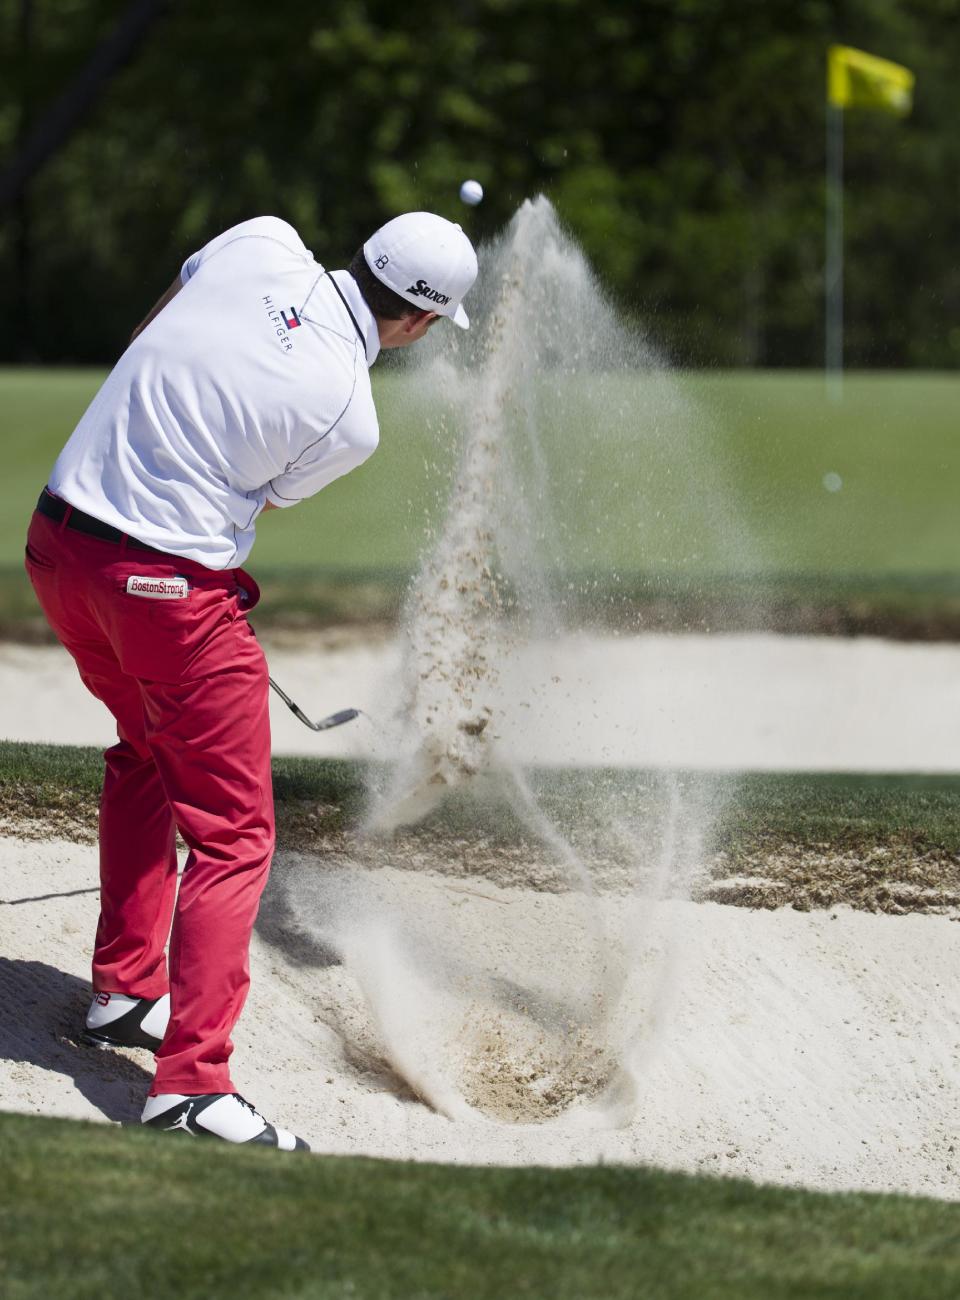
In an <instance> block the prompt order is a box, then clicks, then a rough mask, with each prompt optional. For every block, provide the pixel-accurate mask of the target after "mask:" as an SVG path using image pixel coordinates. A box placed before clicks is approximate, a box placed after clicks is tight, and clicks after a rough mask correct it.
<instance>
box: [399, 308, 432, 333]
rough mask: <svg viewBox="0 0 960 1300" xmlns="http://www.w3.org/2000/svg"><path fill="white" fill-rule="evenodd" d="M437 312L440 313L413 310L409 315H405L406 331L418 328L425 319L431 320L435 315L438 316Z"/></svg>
mask: <svg viewBox="0 0 960 1300" xmlns="http://www.w3.org/2000/svg"><path fill="white" fill-rule="evenodd" d="M439 314H440V313H439V312H436V311H415V312H413V313H412V314H411V315H409V316H408V317H407V322H406V323H407V333H408V334H409V333H411V332H412V331H413V330H415V329H418V328H419V327H420V326H421V325H422V324H423V322H424V321H425V320H432V319H433V318H434V317H435V316H439Z"/></svg>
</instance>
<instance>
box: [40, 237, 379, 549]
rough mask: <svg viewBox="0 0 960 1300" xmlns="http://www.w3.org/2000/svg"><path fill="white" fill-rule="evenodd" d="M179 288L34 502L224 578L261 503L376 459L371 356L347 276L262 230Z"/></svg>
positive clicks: (290, 501)
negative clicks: (49, 502) (46, 500)
mask: <svg viewBox="0 0 960 1300" xmlns="http://www.w3.org/2000/svg"><path fill="white" fill-rule="evenodd" d="M331 279H332V280H333V281H335V285H334V283H332V282H331ZM181 281H182V285H183V287H182V288H181V290H180V292H179V293H178V294H177V295H176V297H174V298H173V299H172V301H171V302H169V303H168V304H167V306H166V307H164V309H163V310H162V311H161V312H160V313H159V314H158V315H157V316H156V317H155V318H154V319H153V320H152V321H151V322H150V324H149V325H148V326H147V328H146V329H145V330H143V332H142V333H141V334H139V335H138V336H137V338H136V339H134V341H133V342H132V343H131V344H130V346H129V347H128V348H127V350H126V352H125V353H124V354H123V356H122V357H121V358H120V360H119V361H118V362H117V364H116V366H115V367H114V368H113V370H112V371H111V372H110V374H109V376H108V377H107V379H106V381H105V383H104V384H103V387H102V388H101V389H100V391H99V392H98V393H97V395H96V397H94V399H93V401H92V402H91V404H90V406H89V408H88V409H87V411H86V413H85V415H84V416H83V418H82V419H81V421H80V423H79V424H78V425H77V427H76V429H75V430H74V432H73V434H72V435H71V437H70V440H69V442H68V443H67V445H66V446H65V447H64V449H63V451H62V452H61V453H60V456H59V458H58V460H57V463H56V465H55V466H54V470H53V474H52V476H51V478H50V489H51V491H53V492H55V493H56V494H57V495H58V496H61V497H63V498H64V499H65V500H66V501H69V502H70V504H71V505H73V506H75V507H76V508H77V509H79V510H83V511H85V512H86V513H87V514H90V515H94V516H95V517H96V518H97V519H101V520H103V521H104V522H105V523H108V524H112V525H114V527H116V528H119V529H120V530H121V531H123V532H126V533H129V534H130V535H131V536H133V537H137V538H139V540H140V541H143V542H147V543H148V544H149V545H150V546H157V547H159V548H160V549H161V550H164V551H170V552H172V553H173V554H175V555H183V556H186V557H188V558H189V559H191V560H197V561H199V563H201V564H205V565H207V566H208V567H210V568H212V569H229V568H234V567H238V566H240V565H242V564H243V562H244V560H245V559H246V557H247V555H248V554H249V552H250V548H251V546H252V545H253V540H254V524H255V521H256V518H257V515H258V514H259V513H260V511H261V510H262V509H263V507H264V504H265V503H266V502H267V501H271V502H273V504H274V505H277V506H291V505H294V504H296V502H297V501H302V500H303V499H304V498H305V497H309V496H312V495H313V494H314V493H315V492H319V491H320V489H321V488H323V487H326V485H327V484H328V483H332V482H333V480H334V479H336V478H339V477H340V476H341V475H342V474H346V473H348V472H349V471H350V470H351V469H353V468H354V467H355V466H357V465H359V464H361V463H362V462H363V461H364V460H366V459H367V457H368V456H369V455H370V454H371V452H373V451H374V449H375V448H376V446H377V441H378V427H377V415H376V411H375V409H374V405H373V396H372V394H371V391H370V376H369V373H368V372H369V367H370V366H371V365H372V364H373V362H374V361H375V360H376V357H377V354H378V352H379V350H380V340H379V336H378V334H377V325H376V321H375V319H374V317H373V315H372V313H371V311H370V309H369V308H368V307H367V305H366V303H365V302H364V300H363V298H362V296H361V294H360V291H359V289H358V287H357V285H356V282H355V281H354V279H353V277H352V276H351V275H350V274H349V272H347V271H335V272H333V274H332V277H331V276H330V275H328V274H327V273H326V272H325V271H324V269H323V267H322V266H320V265H319V264H318V263H317V262H315V261H314V259H313V255H312V254H311V253H310V252H308V250H307V249H306V248H305V247H304V245H303V241H302V240H301V239H300V236H299V235H298V234H297V232H296V231H295V230H294V229H293V227H292V226H290V225H288V224H287V223H286V222H285V221H281V220H279V218H277V217H257V218H256V219H255V220H253V221H245V222H243V223H242V224H241V225H239V226H234V227H233V229H231V230H228V231H226V232H225V233H224V234H222V235H220V236H218V237H217V238H216V239H214V240H212V241H211V243H209V244H207V245H206V247H205V248H203V249H201V250H200V251H199V252H197V253H194V254H193V256H192V257H189V258H188V259H187V261H186V262H185V263H184V265H183V270H182V272H181ZM335 286H336V287H335ZM337 289H339V290H340V294H342V295H343V297H342V298H341V296H340V294H338V293H337ZM344 300H345V301H344ZM345 304H346V305H345ZM348 306H349V310H348ZM350 312H352V313H353V317H354V320H355V321H356V324H355V323H354V320H352V319H351V316H350Z"/></svg>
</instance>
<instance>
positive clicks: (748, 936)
mask: <svg viewBox="0 0 960 1300" xmlns="http://www.w3.org/2000/svg"><path fill="white" fill-rule="evenodd" d="M270 658H271V664H272V668H273V671H274V674H275V675H276V676H277V677H278V678H279V679H280V680H281V682H282V684H283V685H284V686H285V688H286V689H287V690H288V691H289V692H290V693H291V694H292V695H293V696H294V698H295V699H297V700H298V702H299V703H300V704H301V705H302V706H303V707H305V708H306V709H307V711H308V712H310V711H312V712H314V713H315V714H320V713H323V712H326V711H328V710H331V709H333V708H337V707H342V706H344V705H347V704H357V705H360V706H361V707H364V708H367V709H369V711H370V712H371V713H372V714H373V715H374V716H377V715H378V713H379V714H380V715H381V716H382V715H383V714H384V713H385V712H386V711H389V707H390V706H389V700H390V692H391V689H392V688H391V687H390V686H389V685H386V686H385V685H384V683H385V682H389V681H390V679H391V674H393V673H395V672H396V670H397V667H398V660H399V654H398V649H397V644H396V643H395V642H394V641H393V640H390V639H386V638H380V639H379V640H374V641H367V640H366V639H363V638H358V636H357V635H356V634H355V633H349V632H343V633H332V634H329V635H328V636H326V637H325V638H323V639H320V641H319V643H318V642H316V641H315V642H314V644H313V645H311V646H309V647H304V646H303V645H302V644H301V645H293V646H291V645H289V644H288V645H286V646H275V647H273V648H271V651H270ZM958 669H960V649H955V648H953V647H950V646H940V645H938V646H915V645H909V646H908V645H895V644H886V643H883V642H879V641H871V640H860V641H833V640H830V641H827V640H821V639H817V638H791V639H782V638H776V637H772V636H717V637H709V638H708V637H695V636H694V637H679V636H673V637H670V636H644V637H632V638H630V637H619V638H618V637H612V636H605V637H604V636H586V635H581V636H577V637H568V638H561V639H558V640H557V641H555V642H553V643H551V644H549V645H546V644H539V645H533V646H530V647H527V648H526V649H524V650H522V651H520V652H519V653H518V655H517V656H515V657H514V658H512V659H511V660H510V661H509V662H508V663H506V664H505V665H504V666H503V672H502V674H501V688H502V690H503V691H504V693H505V698H506V700H507V704H508V706H509V707H506V709H505V712H504V714H503V715H502V716H501V717H499V718H498V722H497V726H498V737H499V738H498V740H497V743H498V744H499V745H500V746H502V747H503V749H504V751H506V752H508V753H509V754H510V755H511V757H512V758H513V759H514V760H515V761H516V760H518V761H520V762H525V761H537V762H548V763H549V762H552V763H563V764H567V763H571V762H576V763H579V764H590V763H597V764H600V763H609V762H614V763H618V764H633V763H637V764H646V763H651V764H654V765H657V766H660V767H669V766H670V765H671V764H675V765H689V766H696V767H700V768H709V767H715V768H731V767H734V768H755V769H763V768H767V769H778V768H787V769H790V768H793V769H804V768H807V769H809V770H822V769H832V770H842V769H844V768H846V769H849V770H856V771H870V770H895V771H908V770H916V771H928V772H936V771H953V770H955V769H956V759H955V755H956V747H957V742H956V735H957V730H958V729H957V727H956V712H957V705H958V703H960V700H958V693H960V687H958V685H957V683H958V682H960V672H958ZM651 683H655V684H656V685H655V687H654V686H651V685H650V684H651ZM0 690H2V691H3V697H4V700H5V728H4V729H5V731H6V734H7V736H8V737H10V738H13V739H24V740H47V741H59V742H67V743H92V744H107V743H109V742H110V741H111V739H112V734H113V733H112V726H111V723H110V720H109V718H108V716H107V715H106V714H105V711H103V710H102V708H101V706H100V705H98V704H97V703H96V701H93V700H92V699H90V698H89V697H88V696H87V695H86V693H85V692H84V691H83V689H82V687H81V686H80V684H79V681H78V679H77V678H76V675H75V672H74V669H73V667H72V664H71V662H70V661H69V659H68V658H67V656H66V655H65V654H64V653H63V652H62V651H59V650H57V649H54V648H50V649H43V648H41V649H36V648H31V649H29V650H28V649H25V648H22V647H16V646H4V647H0ZM511 700H512V704H511ZM575 701H578V702H579V705H578V707H576V708H574V707H573V702H575ZM878 702H879V704H878ZM275 724H276V727H275V747H276V749H277V750H278V751H279V752H288V753H294V752H300V753H314V754H329V753H334V754H337V753H339V754H355V755H356V754H367V753H376V752H377V744H378V737H380V736H381V734H382V733H381V732H380V731H378V729H377V728H376V727H374V726H373V725H372V724H371V723H369V722H366V721H365V722H363V723H362V724H361V723H358V724H354V725H353V726H352V727H350V728H344V729H342V730H341V731H337V732H333V733H330V734H329V735H327V736H314V735H312V734H311V733H310V732H308V731H306V730H305V729H303V728H302V727H300V726H299V724H297V723H296V722H295V721H294V720H293V719H292V718H290V717H289V715H287V714H286V711H285V710H284V709H283V707H282V705H281V706H279V707H278V709H277V711H276V713H275ZM351 851H353V850H351ZM448 865H449V864H448ZM509 865H510V870H509V871H506V870H505V871H503V872H501V873H500V874H499V875H498V874H497V873H496V872H495V871H487V872H485V873H484V874H482V875H479V876H475V877H472V876H470V875H469V874H467V875H464V874H457V873H454V872H451V871H450V870H444V869H443V868H444V864H441V863H433V864H431V863H430V862H429V861H427V862H425V864H424V866H423V869H422V870H418V871H411V870H410V869H409V864H406V866H407V869H405V870H397V869H396V868H395V867H394V866H393V865H391V862H390V854H389V848H384V847H383V845H381V847H380V849H379V850H378V851H377V853H376V854H370V855H368V858H367V865H366V866H364V865H363V864H362V863H361V862H359V861H349V860H345V859H334V858H329V859H320V858H317V857H315V856H308V855H296V854H292V853H289V852H286V853H280V854H279V855H278V858H277V861H276V863H275V866H274V872H273V875H272V878H271V883H270V885H269V887H268V891H267V894H266V895H265V898H264V905H263V908H262V911H261V919H260V921H259V923H258V927H257V932H256V934H255V937H254V943H253V950H252V973H253V984H252V992H251V996H250V1000H249V1002H248V1005H247V1009H246V1011H245V1013H244V1016H243V1018H242V1019H241V1021H240V1024H239V1026H238V1028H237V1031H236V1035H235V1042H236V1048H237V1050H236V1054H235V1058H234V1065H235V1081H236V1083H237V1086H238V1087H239V1088H240V1089H241V1091H242V1092H244V1093H245V1094H246V1095H247V1096H248V1097H249V1098H251V1099H252V1100H253V1101H254V1102H255V1103H256V1104H257V1105H258V1106H260V1107H261V1108H262V1109H263V1111H264V1112H265V1113H266V1114H267V1115H268V1116H269V1117H271V1118H273V1119H275V1120H276V1121H277V1122H279V1123H282V1124H284V1125H287V1126H290V1127H292V1128H294V1129H295V1130H296V1131H297V1132H299V1133H302V1135H303V1136H304V1137H305V1138H307V1140H308V1141H309V1142H310V1143H311V1145H312V1146H313V1148H314V1149H315V1150H316V1151H319V1152H331V1153H337V1152H343V1153H356V1154H366V1155H373V1156H386V1157H394V1158H411V1159H417V1160H441V1161H454V1162H470V1163H481V1164H483V1163H508V1164H531V1163H537V1164H548V1165H557V1164H573V1163H579V1162H595V1161H599V1160H603V1161H617V1162H627V1163H644V1164H653V1165H657V1166H663V1167H668V1168H674V1169H684V1170H690V1171H697V1170H707V1171H711V1172H718V1173H723V1174H730V1175H742V1176H745V1177H748V1178H751V1179H755V1180H758V1181H765V1182H774V1183H786V1184H797V1185H803V1186H808V1187H814V1188H825V1189H830V1188H838V1189H846V1188H861V1189H870V1190H878V1191H894V1190H895V1191H903V1192H910V1193H918V1194H927V1195H933V1196H938V1197H944V1198H950V1199H957V1198H960V1179H958V1173H957V1154H956V1152H955V1150H954V1146H955V1141H956V1136H957V1134H956V1116H957V1113H958V1084H957V1080H958V1078H960V1071H958V1056H960V1017H958V1014H957V1009H956V988H957V986H958V977H960V947H958V944H957V931H956V930H955V929H954V928H953V926H954V924H955V923H956V922H955V920H953V919H951V918H950V917H949V916H921V915H908V916H898V917H891V916H881V915H870V914H865V913H862V912H855V911H853V910H850V909H847V908H843V907H841V908H835V909H831V910H827V911H819V912H817V911H814V912H810V913H805V914H802V913H798V912H795V911H793V910H790V909H778V910H773V911H755V912H754V911H749V910H747V909H745V908H740V907H737V908H734V907H725V906H722V905H719V904H714V903H692V902H689V901H685V900H684V898H683V897H679V898H674V897H662V898H659V899H652V898H651V899H644V898H643V897H636V896H630V895H623V894H621V895H613V894H610V895H607V896H605V897H600V898H592V897H589V896H587V895H585V894H584V893H582V892H577V891H576V890H572V889H570V888H565V887H561V888H559V889H557V888H555V887H553V886H551V887H550V889H549V890H548V889H546V888H545V887H544V883H543V880H542V879H540V878H539V877H538V875H537V871H536V868H535V865H534V864H532V863H531V864H530V867H529V871H528V872H526V873H525V872H524V870H523V869H522V866H523V864H522V863H520V864H518V863H517V862H516V861H511V863H510V864H509ZM431 867H432V868H433V869H431ZM0 872H2V876H0V878H2V882H3V883H2V886H0V900H2V901H0V1106H2V1107H3V1108H5V1109H12V1110H19V1111H25V1112H29V1113H37V1114H45V1115H63V1116H73V1117H77V1118H87V1119H94V1120H103V1121H112V1122H119V1123H128V1122H136V1120H137V1118H138V1116H139V1111H140V1107H141V1105H142V1099H143V1096H144V1094H145V1092H146V1089H147V1086H148V1083H149V1079H150V1073H151V1066H152V1060H151V1058H150V1056H149V1054H147V1053H142V1052H128V1053H120V1052H106V1053H101V1052H96V1051H94V1050H91V1049H88V1048H83V1047H80V1046H78V1045H77V1044H76V1033H77V1029H78V1026H79V1024H80V1021H81V1019H82V1015H83V1013H84V1010H85V1007H86V1004H87V1000H88V998H89V984H88V962H89V955H90V944H91V941H92V937H93V932H94V927H95V923H96V915H97V892H96V874H97V873H96V850H95V849H94V848H92V847H89V846H81V845H74V844H67V843H63V842H56V841H52V842H45V843H23V842H20V841H18V840H16V839H13V838H6V839H0ZM661 892H666V893H670V891H669V890H667V891H661Z"/></svg>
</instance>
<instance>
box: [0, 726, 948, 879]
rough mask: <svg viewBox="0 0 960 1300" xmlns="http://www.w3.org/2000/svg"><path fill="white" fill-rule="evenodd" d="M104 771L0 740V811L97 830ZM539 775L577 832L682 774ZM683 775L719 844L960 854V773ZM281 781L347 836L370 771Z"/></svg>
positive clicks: (490, 812) (537, 784) (284, 793)
mask: <svg viewBox="0 0 960 1300" xmlns="http://www.w3.org/2000/svg"><path fill="white" fill-rule="evenodd" d="M102 773H103V756H102V751H101V750H99V749H94V748H90V747H80V746H70V745H36V744H30V743H27V742H22V741H10V740H5V741H0V815H3V816H6V817H10V818H15V819H20V820H23V819H30V820H34V821H36V822H38V823H40V824H43V823H44V822H45V821H46V820H49V819H51V818H54V819H55V818H57V817H60V816H62V815H68V816H71V815H72V816H73V817H75V818H76V820H77V821H78V822H87V823H89V824H90V826H91V828H93V827H94V818H95V811H96V803H97V799H98V797H99V792H100V783H101V778H102ZM528 776H529V780H530V783H531V787H532V789H533V790H534V791H535V793H536V795H537V797H538V799H539V800H540V801H541V804H542V806H543V808H544V809H545V811H546V812H547V813H548V814H549V815H550V816H551V817H552V818H554V819H555V820H556V822H557V824H558V825H559V826H560V827H561V828H562V829H563V830H564V831H565V832H567V833H572V834H576V832H577V831H578V829H579V830H584V828H585V826H586V824H587V823H589V822H592V820H593V817H594V816H598V817H600V818H601V819H602V818H605V817H606V816H607V814H610V815H611V816H626V815H631V816H632V817H633V818H634V819H635V820H636V819H638V818H639V819H640V820H643V818H644V817H645V816H647V815H649V816H651V817H659V816H660V810H661V809H662V807H663V806H664V803H665V798H664V788H665V783H666V782H668V781H669V780H671V779H672V778H671V777H670V776H669V775H665V774H664V773H662V772H645V771H642V770H632V769H619V768H616V769H614V768H611V769H587V770H584V771H575V770H557V769H543V770H540V771H536V772H532V773H530V774H528ZM676 779H677V780H679V782H680V785H681V788H682V789H684V790H685V791H686V796H687V797H688V798H689V801H690V803H691V804H695V805H696V806H697V807H700V808H706V809H715V810H716V816H715V823H714V826H713V829H712V832H711V834H712V841H713V843H712V845H711V846H708V847H712V848H719V849H723V850H725V851H728V852H731V853H745V852H753V851H756V850H760V849H762V848H763V847H764V846H767V845H772V844H778V843H791V844H796V845H808V846H814V847H816V846H824V845H829V846H830V847H831V848H832V849H834V850H837V851H843V850H851V851H853V850H858V849H859V850H863V849H866V848H868V847H870V846H873V845H876V844H886V843H890V842H892V841H896V842H897V843H898V844H901V845H904V846H910V847H912V848H913V849H914V850H915V851H916V852H917V853H924V852H929V851H932V850H935V851H938V852H943V853H947V854H954V855H958V854H960V776H956V777H954V776H924V775H909V776H902V775H895V774H891V775H886V776H884V775H869V776H859V775H856V774H849V773H843V774H804V775H797V774H795V773H789V772H776V773H746V774H725V773H687V774H683V773H680V774H678V776H677V778H676ZM273 781H274V794H275V797H276V802H277V805H278V814H279V818H280V821H281V824H282V822H283V818H284V816H285V812H286V811H289V810H296V809H297V808H299V807H301V806H308V807H312V808H315V807H317V806H318V805H322V806H323V807H324V809H325V810H326V816H325V821H324V830H325V831H329V832H333V831H338V830H340V829H343V828H344V827H346V826H349V825H351V824H353V823H354V822H355V821H356V820H357V818H358V816H359V814H360V812H361V810H362V808H363V805H364V799H365V789H366V785H365V768H364V765H363V764H361V763H357V762H354V761H352V760H347V759H312V758H306V757H275V758H274V760H273ZM426 826H427V830H428V832H431V833H432V832H433V831H437V832H449V833H451V834H454V835H465V834H471V833H472V834H478V833H480V834H482V835H484V836H487V837H490V838H491V839H492V840H493V841H496V840H497V839H504V840H511V839H515V838H517V837H518V836H520V835H521V834H522V833H523V832H522V827H521V825H520V823H519V821H517V819H516V817H515V815H514V814H513V813H511V812H510V810H509V808H507V807H506V806H505V805H504V803H503V802H500V801H497V800H496V799H492V800H490V801H489V802H487V803H484V802H483V801H481V802H479V803H478V802H475V801H474V800H473V798H472V797H469V796H467V797H466V798H465V801H464V802H459V801H458V800H457V799H456V798H451V799H450V800H449V801H448V802H447V804H446V805H445V806H444V807H443V809H442V810H441V811H440V813H438V814H435V815H434V817H433V818H432V819H431V820H430V821H428V823H427V824H426ZM587 830H589V827H588V826H587Z"/></svg>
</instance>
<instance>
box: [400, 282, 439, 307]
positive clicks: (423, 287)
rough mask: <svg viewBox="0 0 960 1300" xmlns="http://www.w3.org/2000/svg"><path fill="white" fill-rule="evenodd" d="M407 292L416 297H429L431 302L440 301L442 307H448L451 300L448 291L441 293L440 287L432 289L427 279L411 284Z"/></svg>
mask: <svg viewBox="0 0 960 1300" xmlns="http://www.w3.org/2000/svg"><path fill="white" fill-rule="evenodd" d="M401 283H402V281H401ZM407 293H412V294H413V296H414V297H415V298H427V299H429V301H430V302H438V303H439V304H440V306H441V307H446V305H447V303H448V302H449V301H450V295H449V294H448V293H441V292H440V290H439V289H431V288H430V286H429V284H427V282H426V280H418V281H417V283H416V284H411V286H410V288H409V289H408V290H407Z"/></svg>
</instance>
